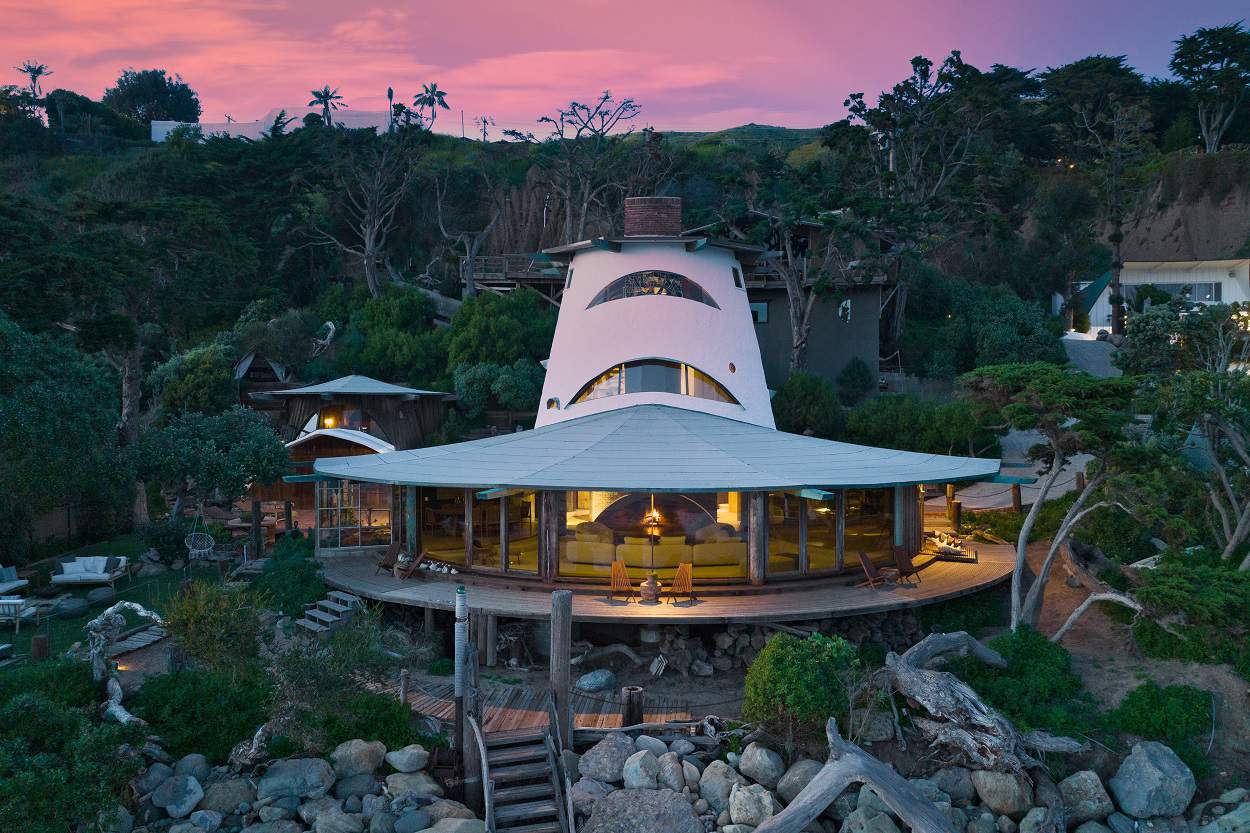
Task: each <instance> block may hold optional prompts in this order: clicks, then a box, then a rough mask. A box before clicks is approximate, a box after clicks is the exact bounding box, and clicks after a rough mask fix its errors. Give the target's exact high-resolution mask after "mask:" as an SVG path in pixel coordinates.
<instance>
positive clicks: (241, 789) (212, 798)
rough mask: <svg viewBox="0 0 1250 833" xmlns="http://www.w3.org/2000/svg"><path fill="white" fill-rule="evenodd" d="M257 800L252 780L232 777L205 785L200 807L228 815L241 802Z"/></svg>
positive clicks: (247, 802) (248, 802)
mask: <svg viewBox="0 0 1250 833" xmlns="http://www.w3.org/2000/svg"><path fill="white" fill-rule="evenodd" d="M255 800H256V788H255V787H253V786H252V783H251V782H250V781H248V780H247V779H246V778H230V779H227V780H225V781H213V782H212V783H210V784H206V785H204V798H202V799H201V800H200V809H203V810H213V811H214V812H217V813H221V814H222V815H223V816H228V815H230V814H231V813H233V812H234V811H235V810H236V809H237V808H238V806H239V805H240V804H251V803H252V802H254V801H255Z"/></svg>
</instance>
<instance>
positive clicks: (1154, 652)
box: [1133, 555, 1250, 679]
mask: <svg viewBox="0 0 1250 833" xmlns="http://www.w3.org/2000/svg"><path fill="white" fill-rule="evenodd" d="M1141 578H1142V584H1141V586H1139V587H1138V588H1137V589H1136V591H1135V592H1136V595H1137V598H1138V600H1139V601H1140V602H1141V603H1142V604H1144V605H1145V606H1146V607H1147V608H1148V609H1149V610H1150V611H1152V612H1153V613H1155V614H1157V615H1159V616H1164V617H1168V618H1169V619H1176V620H1177V621H1174V622H1173V623H1172V624H1171V626H1170V627H1171V630H1172V631H1173V632H1168V631H1166V630H1164V629H1163V628H1161V627H1160V626H1159V625H1157V624H1156V623H1155V622H1153V621H1151V620H1149V619H1145V618H1141V619H1138V620H1137V621H1136V622H1135V624H1134V625H1133V636H1134V638H1135V639H1136V641H1137V644H1138V646H1139V647H1140V648H1141V649H1142V652H1143V653H1145V654H1146V655H1148V656H1153V657H1159V658H1161V659H1181V660H1188V661H1191V662H1227V663H1229V664H1231V665H1232V666H1233V667H1234V668H1235V669H1237V671H1238V672H1239V673H1241V674H1242V675H1243V676H1246V677H1247V678H1248V679H1250V674H1248V673H1247V672H1248V671H1250V644H1247V642H1246V639H1245V637H1244V634H1243V631H1244V628H1245V627H1246V623H1247V622H1248V621H1250V573H1247V572H1242V571H1238V570H1234V569H1233V567H1232V565H1231V564H1228V563H1226V562H1220V561H1218V560H1215V559H1211V563H1206V564H1204V563H1201V562H1200V561H1199V559H1198V557H1197V556H1196V555H1188V556H1177V555H1172V556H1168V557H1165V558H1164V560H1163V562H1162V564H1160V566H1159V567H1158V568H1156V569H1154V570H1143V571H1142V572H1141ZM1178 634H1179V635H1178Z"/></svg>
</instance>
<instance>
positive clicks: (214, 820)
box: [191, 810, 224, 833]
mask: <svg viewBox="0 0 1250 833" xmlns="http://www.w3.org/2000/svg"><path fill="white" fill-rule="evenodd" d="M223 818H224V816H222V814H221V813H218V812H217V811H215V810H196V811H195V812H194V813H192V814H191V823H192V824H194V825H195V826H196V827H198V828H200V829H201V830H203V831H205V832H206V833H215V831H216V830H217V828H218V827H221V820H222V819H223Z"/></svg>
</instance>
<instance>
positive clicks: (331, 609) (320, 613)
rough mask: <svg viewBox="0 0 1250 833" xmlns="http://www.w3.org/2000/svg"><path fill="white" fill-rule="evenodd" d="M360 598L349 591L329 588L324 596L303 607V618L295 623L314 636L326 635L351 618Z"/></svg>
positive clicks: (358, 605)
mask: <svg viewBox="0 0 1250 833" xmlns="http://www.w3.org/2000/svg"><path fill="white" fill-rule="evenodd" d="M358 607H360V598H359V597H358V596H353V595H352V594H351V593H344V592H342V591H340V590H331V591H330V592H329V594H327V596H326V598H324V599H322V600H321V601H319V602H314V603H313V604H310V605H306V606H305V607H304V618H303V619H298V620H296V622H295V624H296V625H297V626H298V627H301V628H303V629H304V630H305V631H307V632H308V633H311V634H313V635H315V636H327V635H329V633H330V632H331V631H333V630H334V629H335V628H337V627H339V626H340V625H342V624H343V623H344V622H346V621H347V620H349V619H351V618H352V614H353V613H355V612H356V608H358Z"/></svg>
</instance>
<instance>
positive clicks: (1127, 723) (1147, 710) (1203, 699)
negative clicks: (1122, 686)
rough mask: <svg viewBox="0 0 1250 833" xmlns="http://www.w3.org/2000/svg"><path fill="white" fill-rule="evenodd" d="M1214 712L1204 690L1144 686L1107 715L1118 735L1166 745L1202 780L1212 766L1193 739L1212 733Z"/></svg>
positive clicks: (1176, 686) (1151, 684) (1186, 686)
mask: <svg viewBox="0 0 1250 833" xmlns="http://www.w3.org/2000/svg"><path fill="white" fill-rule="evenodd" d="M1211 708H1212V704H1211V694H1210V693H1209V692H1206V691H1203V690H1202V689H1199V688H1194V687H1193V686H1188V685H1170V686H1167V687H1165V688H1160V687H1159V686H1157V685H1155V684H1154V683H1153V682H1145V683H1143V684H1142V685H1140V686H1138V687H1137V688H1135V689H1133V691H1131V692H1129V694H1128V696H1127V697H1125V698H1124V699H1123V700H1122V701H1121V702H1120V705H1119V706H1117V707H1116V708H1115V709H1114V710H1113V711H1112V712H1111V713H1110V714H1109V715H1107V722H1108V725H1109V726H1110V727H1111V728H1113V729H1115V730H1116V731H1119V732H1124V733H1126V734H1129V735H1134V736H1136V737H1139V738H1143V739H1146V740H1157V741H1161V742H1162V743H1165V744H1167V745H1168V746H1170V747H1171V748H1172V749H1173V751H1175V752H1176V754H1177V755H1179V756H1180V757H1181V759H1182V760H1184V761H1185V763H1186V764H1188V765H1189V768H1190V769H1192V770H1194V772H1195V773H1196V774H1197V775H1198V776H1199V777H1202V775H1203V774H1204V773H1205V772H1206V771H1207V770H1208V769H1209V768H1210V765H1209V764H1208V763H1207V762H1206V756H1205V755H1204V754H1203V752H1202V751H1201V750H1200V749H1199V748H1198V746H1197V745H1195V743H1194V738H1195V737H1197V736H1199V735H1206V733H1207V732H1209V731H1210V730H1211V720H1212V712H1211Z"/></svg>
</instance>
